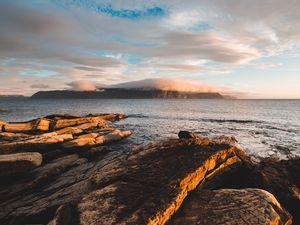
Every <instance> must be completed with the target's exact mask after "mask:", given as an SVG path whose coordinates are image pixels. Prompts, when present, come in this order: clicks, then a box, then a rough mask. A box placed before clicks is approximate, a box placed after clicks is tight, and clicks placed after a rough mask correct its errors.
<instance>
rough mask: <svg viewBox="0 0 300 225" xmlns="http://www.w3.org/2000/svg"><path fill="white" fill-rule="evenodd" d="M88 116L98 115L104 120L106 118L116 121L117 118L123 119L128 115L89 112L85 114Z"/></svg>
mask: <svg viewBox="0 0 300 225" xmlns="http://www.w3.org/2000/svg"><path fill="white" fill-rule="evenodd" d="M87 116H88V117H98V118H101V119H104V120H108V121H112V122H113V121H117V120H121V119H125V118H127V117H128V116H127V115H124V114H119V113H114V114H110V113H106V114H89V115H87Z"/></svg>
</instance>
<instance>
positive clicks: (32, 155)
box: [0, 152, 43, 176]
mask: <svg viewBox="0 0 300 225" xmlns="http://www.w3.org/2000/svg"><path fill="white" fill-rule="evenodd" d="M42 160H43V157H42V155H41V154H40V153H38V152H23V153H17V154H4V155H0V176H8V175H11V174H16V173H25V172H27V171H28V170H31V169H33V168H35V167H38V166H40V165H41V164H42Z"/></svg>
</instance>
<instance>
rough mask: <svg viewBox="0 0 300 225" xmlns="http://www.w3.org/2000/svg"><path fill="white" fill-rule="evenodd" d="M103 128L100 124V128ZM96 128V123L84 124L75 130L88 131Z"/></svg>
mask: <svg viewBox="0 0 300 225" xmlns="http://www.w3.org/2000/svg"><path fill="white" fill-rule="evenodd" d="M102 126H104V125H103V124H100V127H102ZM95 127H98V123H84V124H81V125H78V126H76V127H75V128H77V129H80V130H88V129H92V128H95Z"/></svg>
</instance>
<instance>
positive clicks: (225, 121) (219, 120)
mask: <svg viewBox="0 0 300 225" xmlns="http://www.w3.org/2000/svg"><path fill="white" fill-rule="evenodd" d="M202 121H205V122H216V123H263V122H262V121H258V120H234V119H228V120H226V119H202Z"/></svg>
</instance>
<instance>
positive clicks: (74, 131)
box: [55, 127, 82, 134]
mask: <svg viewBox="0 0 300 225" xmlns="http://www.w3.org/2000/svg"><path fill="white" fill-rule="evenodd" d="M55 132H56V133H57V134H80V133H82V129H79V128H78V127H66V128H63V129H61V130H57V131H55Z"/></svg>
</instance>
